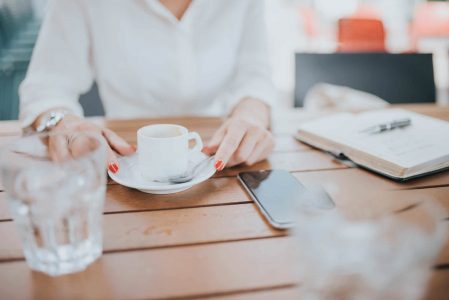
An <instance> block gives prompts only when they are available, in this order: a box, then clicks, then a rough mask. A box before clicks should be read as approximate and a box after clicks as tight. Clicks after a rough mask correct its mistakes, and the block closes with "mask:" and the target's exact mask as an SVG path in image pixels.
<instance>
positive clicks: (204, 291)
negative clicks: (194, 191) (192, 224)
mask: <svg viewBox="0 0 449 300" xmlns="http://www.w3.org/2000/svg"><path fill="white" fill-rule="evenodd" d="M292 255H293V254H292V241H291V240H289V239H288V238H284V237H280V238H271V239H262V240H253V241H241V242H234V243H223V244H209V245H197V246H191V247H176V248H168V249H156V250H151V251H133V252H123V253H112V254H108V255H104V256H103V257H102V258H101V259H100V260H99V261H97V262H96V263H94V264H93V265H91V266H90V267H89V268H88V269H87V270H86V271H84V272H82V273H78V274H73V275H67V276H62V277H57V278H51V277H48V276H46V275H43V274H41V273H36V272H31V271H30V270H29V269H28V267H27V266H26V264H25V262H24V261H19V262H9V263H2V264H0V294H1V295H2V296H3V297H4V298H5V299H29V298H36V299H37V298H38V299H67V298H70V299H94V298H96V299H98V298H107V299H137V298H139V299H142V298H145V299H154V298H169V297H194V296H207V295H209V296H212V295H216V294H224V293H228V292H235V291H240V292H243V291H251V290H257V289H261V288H262V289H266V288H267V287H277V286H285V285H291V284H295V283H296V280H295V276H294V268H295V266H294V265H292V263H291V262H292V261H291V259H290V258H291V256H292Z"/></svg>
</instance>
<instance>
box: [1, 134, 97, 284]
mask: <svg viewBox="0 0 449 300" xmlns="http://www.w3.org/2000/svg"><path fill="white" fill-rule="evenodd" d="M49 144H52V145H55V144H58V147H63V148H64V150H66V151H67V152H66V155H65V156H64V157H58V159H52V158H51V156H54V157H56V156H55V155H50V153H49V149H48V145H49ZM0 163H1V171H2V179H3V184H4V186H5V190H6V193H7V200H8V204H9V208H10V211H11V214H12V216H13V218H14V221H15V222H16V224H17V227H18V229H19V233H20V235H21V237H22V243H23V251H24V255H25V257H26V260H27V262H28V265H29V266H30V267H31V269H33V270H36V271H41V272H44V273H47V274H49V275H52V276H57V275H62V274H67V273H73V272H77V271H80V270H83V269H85V268H86V267H87V266H88V265H89V264H90V263H92V262H93V261H94V260H96V259H97V258H98V257H99V256H100V255H101V253H102V213H103V204H104V198H105V189H106V172H105V165H106V148H105V145H104V143H103V140H102V139H101V137H97V136H95V135H90V134H77V133H76V134H75V133H68V134H66V133H52V134H44V135H33V136H29V137H25V138H22V139H19V140H18V141H16V142H14V143H13V144H11V145H9V146H7V147H6V148H5V149H3V151H2V152H1V156H0Z"/></svg>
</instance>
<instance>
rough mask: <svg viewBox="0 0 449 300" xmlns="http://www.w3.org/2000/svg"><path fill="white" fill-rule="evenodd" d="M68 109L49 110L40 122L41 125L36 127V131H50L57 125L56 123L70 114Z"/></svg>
mask: <svg viewBox="0 0 449 300" xmlns="http://www.w3.org/2000/svg"><path fill="white" fill-rule="evenodd" d="M68 113H69V112H68V111H64V110H58V111H51V112H48V113H47V114H46V115H45V116H44V117H43V118H42V120H41V121H40V122H39V125H37V127H36V132H38V133H42V132H44V131H50V130H52V129H53V128H55V127H56V125H58V124H59V122H61V121H62V120H63V119H64V117H65V116H66V115H67V114H68Z"/></svg>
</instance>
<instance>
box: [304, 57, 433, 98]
mask: <svg viewBox="0 0 449 300" xmlns="http://www.w3.org/2000/svg"><path fill="white" fill-rule="evenodd" d="M295 82H296V83H295V106H296V107H302V106H303V104H304V97H305V95H306V93H307V91H308V90H309V89H310V88H311V87H312V86H314V85H315V84H317V83H330V84H335V85H342V86H348V87H351V88H354V89H357V90H361V91H365V92H368V93H371V94H374V95H376V96H379V97H381V98H382V99H384V100H386V101H388V102H390V103H420V102H435V98H436V95H435V81H434V73H433V60H432V55H431V54H390V53H332V54H317V53H297V54H296V78H295Z"/></svg>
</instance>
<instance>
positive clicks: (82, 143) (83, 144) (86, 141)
mask: <svg viewBox="0 0 449 300" xmlns="http://www.w3.org/2000/svg"><path fill="white" fill-rule="evenodd" d="M97 143H98V142H97V141H94V140H93V139H92V138H91V137H89V136H87V135H84V134H74V135H72V136H70V137H69V142H68V148H69V151H70V154H71V155H72V157H74V158H78V157H81V156H84V155H86V154H88V153H89V152H91V151H93V150H95V149H96V146H97Z"/></svg>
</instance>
